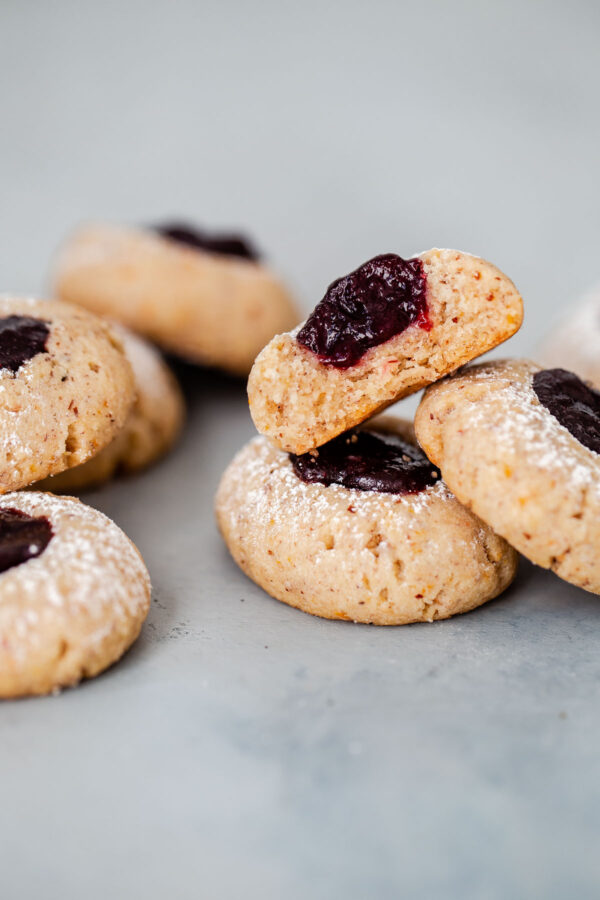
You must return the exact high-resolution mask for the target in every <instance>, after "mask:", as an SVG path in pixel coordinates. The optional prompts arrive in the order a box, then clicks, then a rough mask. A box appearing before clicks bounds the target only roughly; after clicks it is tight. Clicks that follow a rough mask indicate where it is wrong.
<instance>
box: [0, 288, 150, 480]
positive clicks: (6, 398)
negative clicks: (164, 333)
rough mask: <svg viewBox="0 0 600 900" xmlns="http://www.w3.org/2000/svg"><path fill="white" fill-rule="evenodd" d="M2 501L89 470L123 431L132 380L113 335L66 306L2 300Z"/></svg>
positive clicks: (104, 326) (100, 323)
mask: <svg viewBox="0 0 600 900" xmlns="http://www.w3.org/2000/svg"><path fill="white" fill-rule="evenodd" d="M0 393H1V395H2V403H1V404H0V493H5V492H6V491H11V490H17V489H19V488H22V487H26V486H27V485H28V484H31V483H32V482H34V481H39V480H40V479H41V478H45V477H46V476H47V475H52V474H54V473H56V472H62V471H63V470H64V469H67V468H70V467H71V466H76V465H78V464H79V463H82V462H84V461H85V460H86V459H88V458H89V457H90V456H92V455H93V454H94V453H96V452H98V450H100V449H101V448H102V447H104V446H105V445H106V444H108V443H109V442H110V441H111V440H112V439H113V438H114V436H115V435H116V434H117V432H118V431H119V430H120V429H121V427H122V426H123V423H124V422H125V419H126V417H127V415H128V414H129V410H130V408H131V404H132V402H133V397H134V392H133V374H132V371H131V366H130V364H129V362H128V361H127V359H126V357H125V352H124V350H123V347H122V345H121V343H120V341H119V339H118V338H117V337H116V336H115V334H114V333H113V331H112V330H111V328H110V327H109V325H108V324H107V323H106V322H103V321H102V320H101V319H99V318H98V317H97V316H92V315H90V314H89V313H87V312H85V311H84V310H82V309H78V308H77V307H73V306H69V305H68V304H66V303H58V302H50V301H44V300H31V299H23V298H16V297H0Z"/></svg>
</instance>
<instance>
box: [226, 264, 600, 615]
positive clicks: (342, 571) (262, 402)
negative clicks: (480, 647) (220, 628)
mask: <svg viewBox="0 0 600 900" xmlns="http://www.w3.org/2000/svg"><path fill="white" fill-rule="evenodd" d="M522 317H523V306H522V300H521V297H520V295H519V293H518V291H517V290H516V288H515V286H514V284H513V283H512V282H511V281H510V280H509V279H508V278H507V277H506V276H505V275H504V274H503V273H502V272H500V271H499V270H498V269H497V268H496V267H495V266H493V265H491V264H490V263H488V262H486V261H484V260H482V259H478V258H476V257H474V256H470V255H468V254H466V253H461V252H458V251H453V250H431V251H428V252H425V253H422V254H420V255H419V256H416V257H414V258H412V259H408V260H404V259H402V258H401V257H399V256H396V255H395V254H386V255H383V256H379V257H376V258H375V259H372V260H369V261H368V262H367V263H365V264H364V265H362V266H360V267H359V268H358V269H356V271H354V272H352V273H351V274H350V275H347V276H345V277H343V278H340V279H338V280H337V281H335V282H333V284H331V285H330V287H329V288H328V289H327V292H326V293H325V296H324V297H323V299H322V300H321V301H320V303H318V305H317V306H316V308H315V309H314V311H313V312H312V314H311V315H310V316H309V318H308V319H307V320H306V322H304V323H303V324H302V325H301V326H300V327H299V328H297V329H296V330H294V331H292V332H289V333H286V334H281V335H278V336H277V337H275V338H273V340H271V342H270V343H269V344H268V345H267V346H266V347H265V348H264V349H263V350H262V351H261V353H260V354H259V355H258V357H257V359H256V361H255V363H254V366H253V368H252V371H251V373H250V378H249V382H248V395H249V401H250V410H251V413H252V417H253V419H254V422H255V424H256V427H257V429H258V431H259V432H261V435H262V436H261V437H257V438H254V439H253V440H252V441H250V443H249V444H248V445H247V446H246V447H244V448H243V449H242V450H241V451H240V453H239V454H238V455H237V456H236V457H235V459H234V460H233V461H232V463H231V464H230V466H229V467H228V469H227V470H226V472H225V474H224V475H223V478H222V481H221V484H220V486H219V490H218V493H217V498H216V513H217V519H218V523H219V526H220V529H221V532H222V534H223V537H224V539H225V541H226V543H227V545H228V547H229V549H230V551H231V553H232V555H233V557H234V559H235V560H236V562H237V563H238V564H239V566H240V567H241V568H242V569H243V570H244V571H245V572H246V573H247V574H248V575H249V576H250V577H251V578H252V579H253V580H254V581H256V582H257V583H258V584H259V585H261V586H262V587H263V588H264V589H265V590H266V591H268V593H270V594H271V595H272V596H274V597H276V598H277V599H279V600H282V601H284V602H286V603H289V604H291V605H292V606H296V607H298V608H300V609H302V610H304V611H306V612H309V613H313V614H315V615H319V616H324V617H327V618H332V619H347V620H352V621H355V622H368V623H375V624H380V625H392V624H393V625H398V624H405V623H409V622H420V621H426V622H431V621H433V620H435V619H442V618H447V617H448V616H451V615H454V614H455V613H459V612H466V611H467V610H470V609H473V608H474V607H476V606H479V605H480V604H482V603H484V602H485V601H486V600H490V599H492V598H493V597H496V596H498V595H499V594H500V593H501V592H502V591H503V590H504V589H505V588H506V587H507V586H508V585H509V584H510V582H511V581H512V579H513V577H514V575H515V573H516V569H517V562H518V553H519V552H520V553H522V554H524V555H525V556H527V557H528V558H529V559H530V560H532V561H533V562H534V563H537V564H538V565H541V566H545V567H547V568H551V569H553V570H554V571H555V572H556V573H557V574H558V575H560V576H561V577H562V578H564V579H566V580H567V581H570V582H572V583H573V584H577V585H579V586H581V587H583V588H585V589H586V590H589V591H593V592H595V593H600V561H598V554H597V553H596V548H597V546H598V540H597V538H596V527H597V526H596V524H595V523H596V520H597V518H598V515H597V514H598V512H599V511H600V455H599V454H600V394H599V393H598V392H597V391H596V390H595V389H594V388H593V387H592V386H591V385H589V384H587V383H585V382H584V381H582V380H581V379H580V378H579V377H578V376H577V375H575V374H573V373H571V372H568V371H566V370H564V369H557V368H552V369H543V368H542V367H541V366H539V365H536V364H535V363H531V362H527V361H518V360H512V361H504V362H492V363H485V364H478V365H468V364H469V363H471V362H472V361H473V360H474V359H476V358H477V357H478V356H480V355H481V354H483V353H485V352H486V351H488V350H491V349H492V348H493V347H495V346H497V345H498V344H500V343H501V342H502V341H505V340H507V339H508V338H510V337H511V336H512V335H513V334H514V333H515V332H516V331H517V330H518V328H519V327H520V325H521V322H522ZM422 388H425V389H426V390H425V393H424V395H423V399H422V400H421V403H420V406H419V408H418V411H417V414H416V417H415V421H414V423H410V422H407V421H405V420H403V419H399V418H396V417H391V416H389V415H388V416H380V415H378V414H379V413H380V412H381V411H382V410H383V409H385V408H386V407H388V406H390V405H391V404H393V403H394V402H396V401H397V400H400V399H401V398H403V397H406V396H407V395H408V394H411V393H413V392H415V391H417V390H420V389H422Z"/></svg>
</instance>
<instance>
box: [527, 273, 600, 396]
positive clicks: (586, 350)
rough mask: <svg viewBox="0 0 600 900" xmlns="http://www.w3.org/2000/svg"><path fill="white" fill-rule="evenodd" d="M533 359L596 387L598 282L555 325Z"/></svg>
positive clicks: (599, 380) (599, 368) (599, 382)
mask: <svg viewBox="0 0 600 900" xmlns="http://www.w3.org/2000/svg"><path fill="white" fill-rule="evenodd" d="M536 360H537V361H538V362H540V363H542V365H545V366H554V367H555V366H560V367H561V368H563V369H569V370H570V371H572V372H576V373H577V374H578V375H579V376H580V377H581V378H585V379H588V380H589V381H593V382H594V384H595V385H596V386H597V387H598V386H600V285H598V286H597V287H596V288H595V289H592V290H591V291H590V292H589V293H588V294H587V295H586V296H585V297H584V298H583V300H582V301H581V303H580V304H579V305H578V306H577V307H575V308H574V309H572V310H570V311H569V315H568V317H567V318H565V319H564V320H563V321H562V322H559V323H558V325H556V327H555V328H554V330H553V331H552V332H551V333H550V334H549V335H548V337H547V338H546V339H545V340H544V342H543V343H542V344H541V346H540V348H539V350H538V352H537V353H536Z"/></svg>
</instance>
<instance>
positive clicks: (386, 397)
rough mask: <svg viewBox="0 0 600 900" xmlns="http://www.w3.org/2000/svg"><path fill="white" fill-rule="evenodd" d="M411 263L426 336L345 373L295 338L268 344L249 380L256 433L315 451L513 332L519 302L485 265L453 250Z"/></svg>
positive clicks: (395, 341) (373, 351)
mask: <svg viewBox="0 0 600 900" xmlns="http://www.w3.org/2000/svg"><path fill="white" fill-rule="evenodd" d="M415 259H416V260H418V261H420V263H421V264H422V271H423V273H424V277H425V279H426V299H427V306H426V314H427V328H426V329H424V328H423V327H422V323H421V324H419V321H418V320H417V321H415V322H414V323H413V324H411V325H410V326H409V327H407V328H406V329H405V330H403V331H402V332H401V333H400V334H397V335H396V336H395V337H391V338H390V339H389V340H386V341H385V342H383V343H381V344H379V345H377V346H372V347H371V348H370V349H369V350H368V351H367V352H366V353H364V355H362V356H361V358H360V360H359V361H358V362H357V363H356V365H352V366H351V367H349V368H344V369H340V368H336V367H335V366H332V365H326V364H324V363H323V362H321V361H320V359H319V357H318V356H317V355H316V354H315V353H313V352H312V351H311V350H309V349H307V348H306V347H305V346H303V345H302V344H300V343H299V342H298V340H296V335H297V334H298V333H299V330H298V329H297V330H296V331H294V332H291V333H288V334H281V335H278V336H277V337H275V338H273V340H272V341H271V342H270V343H269V344H267V346H266V347H265V348H264V350H263V351H262V352H261V353H260V354H259V355H258V357H257V359H256V361H255V363H254V366H253V368H252V371H251V373H250V378H249V380H248V399H249V402H250V412H251V414H252V418H253V420H254V424H255V425H256V427H257V429H258V431H259V432H261V434H266V435H267V436H268V437H270V438H271V439H272V440H273V441H275V443H276V444H277V445H278V446H279V447H281V448H282V449H284V450H288V451H291V452H293V453H304V452H306V451H307V450H311V449H313V448H314V447H319V446H320V445H321V444H324V443H326V441H329V440H331V439H332V438H334V437H335V436H336V435H337V434H341V433H342V432H344V431H347V430H348V429H349V428H351V427H353V426H354V425H358V424H360V422H363V421H365V419H367V418H369V417H370V416H372V415H374V414H375V413H376V412H379V411H381V410H383V409H385V408H386V407H387V406H389V405H390V404H392V403H394V402H395V401H396V400H399V399H400V398H402V397H405V396H407V395H408V394H412V393H414V392H415V391H418V390H420V389H421V388H423V387H425V386H426V385H428V384H431V383H432V382H433V381H437V380H438V379H439V378H442V377H443V376H444V375H447V374H448V373H449V372H452V371H454V370H455V369H456V368H458V367H459V366H461V365H463V364H464V363H466V362H469V361H470V360H472V359H475V358H476V357H477V356H480V355H481V354H482V353H485V352H486V351H487V350H490V349H491V348H492V347H495V346H496V345H497V344H500V343H501V342H502V341H505V340H507V338H509V337H511V335H513V334H514V333H515V332H516V331H517V330H518V329H519V327H520V325H521V322H522V319H523V302H522V300H521V297H520V295H519V293H518V291H517V289H516V288H515V286H514V284H513V283H512V282H511V281H510V279H508V278H507V277H506V275H503V274H502V272H500V270H499V269H497V268H496V267H495V266H493V265H492V264H491V263H488V262H486V261H485V260H482V259H479V258H478V257H476V256H471V255H470V254H468V253H461V252H460V251H457V250H429V251H427V252H425V253H421V254H420V255H419V256H418V257H416V258H415ZM300 331H301V329H300Z"/></svg>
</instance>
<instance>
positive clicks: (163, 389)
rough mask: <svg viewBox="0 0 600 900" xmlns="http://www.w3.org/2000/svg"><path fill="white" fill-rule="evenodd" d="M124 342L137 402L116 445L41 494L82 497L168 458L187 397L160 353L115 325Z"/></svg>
mask: <svg viewBox="0 0 600 900" xmlns="http://www.w3.org/2000/svg"><path fill="white" fill-rule="evenodd" d="M112 327H113V330H114V331H115V332H116V333H117V334H118V336H119V338H120V339H121V341H122V342H123V347H124V348H125V352H126V354H127V358H128V359H129V362H130V363H131V367H132V369H133V375H134V379H135V392H136V393H135V400H134V403H133V406H132V408H131V412H130V413H129V416H128V417H127V420H126V422H125V424H124V426H123V428H122V429H121V431H120V432H119V433H118V434H117V436H116V437H115V438H114V440H113V441H111V443H110V444H108V446H106V447H105V448H104V449H103V450H101V451H100V452H99V453H97V454H96V456H93V457H92V458H91V459H89V460H88V461H87V462H85V463H83V464H82V465H80V466H76V467H75V468H72V469H67V470H66V471H64V472H61V473H59V474H58V475H54V476H52V477H50V478H46V479H44V480H43V481H42V482H40V483H38V484H36V485H35V488H36V489H37V490H47V491H54V492H58V493H62V492H68V491H80V490H83V489H85V488H89V487H93V486H97V485H99V484H101V483H102V482H104V481H108V480H109V479H110V478H112V477H113V476H114V475H116V474H119V473H121V472H123V473H125V474H130V473H133V472H137V471H139V470H141V469H145V468H147V467H148V466H150V465H151V464H152V463H154V462H156V461H157V460H158V459H160V457H161V456H163V455H164V454H165V453H167V452H168V451H169V450H170V449H171V447H172V446H173V444H174V443H175V441H176V440H177V438H178V437H179V434H180V432H181V428H182V426H183V422H184V418H185V403H184V399H183V393H182V391H181V388H180V386H179V382H178V381H177V379H176V377H175V375H174V374H173V372H172V371H171V369H170V368H169V366H168V365H167V363H166V362H165V360H164V359H163V357H162V355H161V353H160V352H159V351H158V350H156V348H155V347H153V346H152V345H151V344H149V343H148V341H145V340H144V339H143V338H140V337H138V336H137V335H135V334H133V333H132V332H131V331H129V330H128V329H127V328H124V327H123V326H122V325H117V324H114V323H113V324H112Z"/></svg>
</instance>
